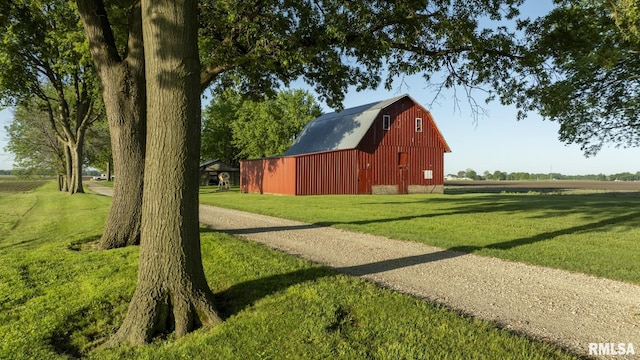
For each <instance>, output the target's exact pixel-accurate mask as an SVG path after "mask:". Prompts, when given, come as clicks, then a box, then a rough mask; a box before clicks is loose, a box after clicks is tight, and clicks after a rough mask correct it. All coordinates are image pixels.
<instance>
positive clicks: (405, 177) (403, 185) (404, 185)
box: [398, 152, 409, 194]
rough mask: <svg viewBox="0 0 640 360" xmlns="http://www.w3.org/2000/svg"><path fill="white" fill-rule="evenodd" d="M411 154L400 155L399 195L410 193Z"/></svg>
mask: <svg viewBox="0 0 640 360" xmlns="http://www.w3.org/2000/svg"><path fill="white" fill-rule="evenodd" d="M408 164H409V154H408V153H406V152H399V153H398V194H408V193H409V165H408Z"/></svg>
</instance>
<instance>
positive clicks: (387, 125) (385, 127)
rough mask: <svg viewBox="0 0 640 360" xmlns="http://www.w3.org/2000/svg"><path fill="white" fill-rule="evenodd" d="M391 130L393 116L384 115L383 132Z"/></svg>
mask: <svg viewBox="0 0 640 360" xmlns="http://www.w3.org/2000/svg"><path fill="white" fill-rule="evenodd" d="M389 129H391V116H389V115H382V130H389Z"/></svg>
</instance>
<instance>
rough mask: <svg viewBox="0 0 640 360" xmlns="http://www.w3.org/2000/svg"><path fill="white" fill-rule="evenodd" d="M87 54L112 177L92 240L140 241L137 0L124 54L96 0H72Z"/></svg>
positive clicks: (104, 243) (141, 93)
mask: <svg viewBox="0 0 640 360" xmlns="http://www.w3.org/2000/svg"><path fill="white" fill-rule="evenodd" d="M77 4H78V10H79V12H80V16H81V18H82V22H83V24H84V28H85V31H86V33H87V38H88V39H89V44H90V49H91V55H92V57H93V60H94V64H95V66H96V69H97V71H98V75H99V77H100V82H101V84H102V94H103V98H104V104H105V109H106V112H107V119H108V121H109V133H110V136H111V146H112V154H113V167H114V169H115V172H116V174H115V175H116V181H115V184H114V189H113V198H112V200H111V208H110V209H109V215H108V216H107V220H106V222H105V227H104V232H103V235H102V238H101V239H100V242H99V244H98V246H99V247H100V248H102V249H112V248H118V247H123V246H127V245H135V244H138V243H139V242H140V226H141V222H142V191H143V174H144V156H145V136H146V134H145V133H146V93H145V86H146V85H145V82H144V47H143V39H142V18H141V13H140V2H139V1H134V2H133V4H132V6H131V14H130V18H129V38H128V43H127V50H126V54H125V59H121V58H120V56H119V55H118V50H117V49H116V44H115V40H114V36H113V33H112V31H111V26H110V25H109V21H108V17H107V13H106V10H105V7H104V4H103V2H102V1H101V0H77Z"/></svg>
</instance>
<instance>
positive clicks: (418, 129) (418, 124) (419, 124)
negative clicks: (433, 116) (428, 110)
mask: <svg viewBox="0 0 640 360" xmlns="http://www.w3.org/2000/svg"><path fill="white" fill-rule="evenodd" d="M416 132H422V119H421V118H416Z"/></svg>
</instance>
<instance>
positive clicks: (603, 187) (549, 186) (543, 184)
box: [445, 180, 640, 194]
mask: <svg viewBox="0 0 640 360" xmlns="http://www.w3.org/2000/svg"><path fill="white" fill-rule="evenodd" d="M580 190H582V191H594V192H604V191H607V192H610V191H632V192H635V191H638V192H640V181H579V180H576V181H571V180H558V181H553V180H547V181H445V192H446V193H449V194H455V193H496V192H497V193H500V192H513V193H523V192H541V193H547V192H557V193H563V192H576V191H580Z"/></svg>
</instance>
